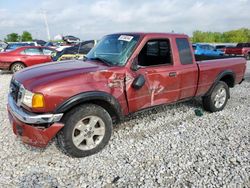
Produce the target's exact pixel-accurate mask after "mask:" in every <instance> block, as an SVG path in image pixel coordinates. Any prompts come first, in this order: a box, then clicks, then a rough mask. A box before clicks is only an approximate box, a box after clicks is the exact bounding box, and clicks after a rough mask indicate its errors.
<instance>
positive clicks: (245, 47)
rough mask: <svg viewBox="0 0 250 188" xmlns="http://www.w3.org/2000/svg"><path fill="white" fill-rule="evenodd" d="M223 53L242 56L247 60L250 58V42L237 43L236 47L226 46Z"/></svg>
mask: <svg viewBox="0 0 250 188" xmlns="http://www.w3.org/2000/svg"><path fill="white" fill-rule="evenodd" d="M225 54H228V55H235V56H244V57H245V58H246V59H247V60H250V43H238V44H237V45H236V47H228V48H226V50H225Z"/></svg>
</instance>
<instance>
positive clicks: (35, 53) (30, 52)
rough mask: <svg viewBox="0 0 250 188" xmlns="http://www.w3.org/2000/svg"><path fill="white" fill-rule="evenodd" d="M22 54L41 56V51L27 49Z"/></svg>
mask: <svg viewBox="0 0 250 188" xmlns="http://www.w3.org/2000/svg"><path fill="white" fill-rule="evenodd" d="M23 52H24V54H26V55H43V53H42V51H41V50H40V49H39V48H27V49H26V50H24V51H23ZM22 54H23V53H22Z"/></svg>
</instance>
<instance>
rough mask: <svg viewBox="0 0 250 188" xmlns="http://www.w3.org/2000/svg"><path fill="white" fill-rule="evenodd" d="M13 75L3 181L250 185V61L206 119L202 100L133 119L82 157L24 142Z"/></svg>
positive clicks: (3, 84)
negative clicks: (13, 115) (17, 126)
mask: <svg viewBox="0 0 250 188" xmlns="http://www.w3.org/2000/svg"><path fill="white" fill-rule="evenodd" d="M11 76H12V75H11V74H9V73H1V72H0V122H1V126H0V145H1V149H0V185H1V187H30V186H36V187H65V186H68V187H76V186H81V187H102V186H107V187H112V186H114V187H124V186H128V187H135V186H142V187H168V186H169V187H170V186H174V187H176V186H187V187H191V186H192V187H203V186H211V187H222V186H229V187H231V186H232V187H240V186H241V187H243V186H245V187H250V126H249V125H250V116H249V110H250V62H249V63H248V71H247V79H246V81H245V82H244V83H242V84H241V85H237V86H236V87H235V88H233V89H231V99H230V100H229V102H228V105H227V106H226V108H225V109H224V110H223V111H221V112H218V113H213V114H211V113H207V112H204V115H203V116H201V117H198V116H196V115H195V113H194V110H195V109H197V108H200V107H201V106H200V104H199V102H197V101H190V102H186V103H182V104H176V105H170V106H163V107H158V108H157V109H154V110H151V111H148V112H144V113H141V114H138V115H136V116H134V117H131V118H129V119H128V120H127V121H126V122H124V123H122V124H120V125H119V127H118V128H116V129H115V131H114V134H113V136H112V139H111V141H110V143H109V145H108V146H107V147H106V148H105V149H104V150H103V151H101V152H100V153H98V154H96V155H93V156H90V157H87V158H82V159H74V158H70V157H68V156H65V155H64V154H62V153H61V152H60V151H59V150H58V149H57V147H56V145H55V142H52V143H51V144H50V145H49V146H48V147H47V148H45V149H36V148H33V147H30V146H27V145H24V144H22V143H21V141H20V140H19V139H18V138H16V136H15V135H14V134H13V133H12V129H11V126H10V124H9V121H8V117H7V113H6V103H7V93H8V87H9V81H10V79H11Z"/></svg>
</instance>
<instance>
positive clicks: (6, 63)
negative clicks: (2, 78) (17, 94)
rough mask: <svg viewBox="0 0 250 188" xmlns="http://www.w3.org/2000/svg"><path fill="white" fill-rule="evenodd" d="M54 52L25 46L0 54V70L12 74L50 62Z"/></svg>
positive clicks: (49, 49)
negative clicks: (8, 71)
mask: <svg viewBox="0 0 250 188" xmlns="http://www.w3.org/2000/svg"><path fill="white" fill-rule="evenodd" d="M53 52H55V50H53V49H51V48H47V47H42V46H40V47H39V46H32V47H31V46H26V47H21V48H18V49H16V50H13V51H10V52H2V53H0V70H10V71H12V72H13V73H15V72H17V71H20V70H21V69H23V68H25V67H29V66H32V65H37V64H41V63H46V62H51V61H52V57H51V55H52V53H53Z"/></svg>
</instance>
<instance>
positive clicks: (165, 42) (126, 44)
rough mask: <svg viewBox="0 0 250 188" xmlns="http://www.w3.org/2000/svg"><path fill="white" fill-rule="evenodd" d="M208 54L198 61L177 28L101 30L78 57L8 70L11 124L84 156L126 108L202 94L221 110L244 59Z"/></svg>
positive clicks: (206, 103) (38, 142)
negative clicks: (10, 73) (104, 33)
mask: <svg viewBox="0 0 250 188" xmlns="http://www.w3.org/2000/svg"><path fill="white" fill-rule="evenodd" d="M209 58H210V57H207V60H204V61H199V59H198V57H196V56H195V55H194V54H193V51H192V45H191V44H190V42H189V39H188V37H187V36H186V35H183V34H163V33H122V34H112V35H107V36H105V37H104V38H103V39H102V40H101V41H100V42H99V43H98V44H97V45H96V46H95V47H94V48H92V50H91V51H90V52H89V53H88V54H87V56H86V58H85V62H83V61H82V60H81V61H80V60H72V61H68V62H62V63H60V64H59V63H49V64H46V65H43V66H33V67H30V68H26V69H24V70H22V71H20V72H18V73H17V74H14V76H13V78H12V80H11V84H10V94H9V97H8V112H9V119H10V122H11V124H12V126H13V131H14V133H15V134H16V135H18V136H20V137H21V138H22V140H23V142H25V143H28V144H31V145H34V146H39V147H45V146H46V145H47V144H48V142H49V141H50V140H51V139H52V138H53V137H54V136H56V137H57V141H58V144H59V146H61V147H62V149H63V150H64V151H65V152H67V153H68V154H69V155H71V156H74V157H84V156H88V155H92V154H94V153H96V152H98V151H100V150H101V149H103V148H104V147H105V145H107V144H108V141H109V140H110V137H111V135H112V129H113V123H114V122H119V121H120V120H123V118H124V116H127V115H129V114H131V113H134V112H137V111H140V110H144V109H147V108H151V107H155V106H157V105H161V104H171V103H176V102H180V101H185V100H190V99H194V98H202V101H203V107H204V109H205V110H207V111H210V112H217V111H220V110H223V108H224V107H225V106H226V104H227V102H228V100H229V98H230V90H229V88H233V87H234V86H235V85H236V84H239V83H241V82H242V81H243V77H244V73H245V70H246V60H245V59H244V58H225V57H218V58H217V59H213V60H209ZM111 153H112V152H111Z"/></svg>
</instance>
